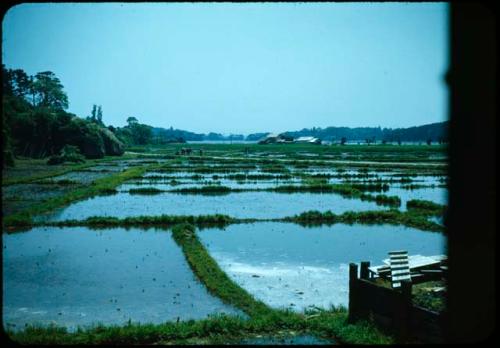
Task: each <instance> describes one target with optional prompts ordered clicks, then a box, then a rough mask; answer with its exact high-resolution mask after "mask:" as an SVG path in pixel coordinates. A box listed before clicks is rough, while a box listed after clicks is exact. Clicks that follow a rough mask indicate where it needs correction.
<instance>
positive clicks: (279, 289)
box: [198, 222, 446, 311]
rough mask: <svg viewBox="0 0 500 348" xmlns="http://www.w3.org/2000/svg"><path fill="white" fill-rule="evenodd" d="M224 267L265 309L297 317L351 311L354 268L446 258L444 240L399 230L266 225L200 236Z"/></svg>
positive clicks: (430, 234)
mask: <svg viewBox="0 0 500 348" xmlns="http://www.w3.org/2000/svg"><path fill="white" fill-rule="evenodd" d="M198 235H199V237H200V240H201V241H202V243H203V244H204V245H205V246H206V248H207V249H208V251H209V252H210V254H211V255H212V256H213V258H214V259H215V260H216V261H217V262H218V263H219V265H220V267H221V268H222V269H223V270H224V271H225V272H226V273H227V274H228V275H229V277H230V278H232V279H233V280H234V281H235V282H236V283H238V284H239V285H240V286H242V287H243V288H245V289H246V290H247V291H248V292H249V293H251V294H252V295H254V296H255V297H256V298H258V299H260V300H262V301H263V302H264V303H266V304H268V305H270V306H272V307H275V308H280V307H286V308H292V309H294V310H297V311H302V310H304V309H307V307H309V306H316V307H321V308H325V309H328V308H330V306H331V305H334V306H345V307H347V305H348V283H349V271H348V264H349V263H350V262H356V263H359V262H360V261H370V262H371V263H372V264H373V265H378V264H381V263H382V260H383V259H385V258H387V253H388V252H389V251H392V250H401V249H403V250H408V253H409V254H410V255H415V254H421V255H438V254H445V253H446V251H445V241H446V240H445V237H444V236H443V235H442V234H440V233H433V232H424V231H419V230H417V229H415V228H408V227H404V226H394V225H387V224H384V225H359V224H355V225H345V224H335V225H333V226H320V227H312V228H308V227H302V226H299V225H296V224H292V223H279V222H261V223H254V224H239V225H231V226H229V227H226V228H225V229H216V228H212V229H203V230H200V231H198Z"/></svg>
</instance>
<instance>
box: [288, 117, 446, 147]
mask: <svg viewBox="0 0 500 348" xmlns="http://www.w3.org/2000/svg"><path fill="white" fill-rule="evenodd" d="M448 126H449V121H445V122H439V123H432V124H427V125H423V126H417V127H410V128H396V129H391V128H380V127H356V128H349V127H327V128H310V129H308V128H304V129H302V130H300V131H295V132H285V133H284V134H286V135H289V136H292V137H294V138H298V137H303V136H313V137H316V138H319V139H321V140H329V141H338V142H340V141H342V139H344V140H346V141H361V142H375V141H376V142H428V141H431V142H439V143H443V142H448Z"/></svg>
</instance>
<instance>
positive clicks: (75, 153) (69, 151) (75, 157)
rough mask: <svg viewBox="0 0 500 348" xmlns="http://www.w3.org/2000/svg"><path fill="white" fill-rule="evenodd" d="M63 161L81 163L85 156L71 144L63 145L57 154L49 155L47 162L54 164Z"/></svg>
mask: <svg viewBox="0 0 500 348" xmlns="http://www.w3.org/2000/svg"><path fill="white" fill-rule="evenodd" d="M64 162H74V163H82V162H85V157H83V155H82V154H81V153H80V150H79V149H78V147H76V146H73V145H64V147H63V148H62V149H61V152H60V153H59V155H54V156H51V157H49V160H48V161H47V164H51V165H54V164H61V163H64Z"/></svg>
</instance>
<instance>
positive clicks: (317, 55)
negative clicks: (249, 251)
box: [2, 3, 448, 134]
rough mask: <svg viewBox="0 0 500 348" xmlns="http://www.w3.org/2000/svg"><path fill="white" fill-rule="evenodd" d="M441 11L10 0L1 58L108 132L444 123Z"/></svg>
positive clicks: (433, 6) (399, 6) (402, 6)
mask: <svg viewBox="0 0 500 348" xmlns="http://www.w3.org/2000/svg"><path fill="white" fill-rule="evenodd" d="M447 11H448V5H447V4H446V3H415V4H413V3H245V4H233V3H184V4H174V3H166V4H158V3H143V4H131V3H124V4H120V3H112V4H111V3H108V4H98V3H87V4H84V3H81V4H78V3H67V4H20V5H16V6H14V7H12V8H11V9H10V10H9V11H8V12H7V13H6V14H5V16H4V20H3V23H2V29H3V34H2V35H3V37H2V62H3V63H4V64H5V65H6V66H7V67H8V68H20V69H23V70H25V71H26V72H27V73H28V74H36V73H37V72H40V71H46V70H50V71H53V72H54V73H55V74H56V75H57V76H58V77H59V78H60V80H61V82H62V83H63V85H64V86H65V91H66V93H67V94H68V98H69V108H68V111H69V112H72V113H75V114H77V115H78V116H80V117H85V116H88V115H89V114H90V111H91V108H92V105H93V104H97V105H102V108H103V115H104V117H103V120H104V122H105V123H106V124H112V125H114V126H123V125H125V124H126V121H125V120H126V118H127V117H129V116H135V117H136V118H138V119H139V121H140V122H141V123H145V124H149V125H151V126H155V127H163V128H170V127H173V128H175V129H184V130H189V131H192V132H196V133H208V132H216V133H223V134H229V133H233V134H250V133H255V132H272V133H279V132H283V131H287V130H300V129H303V128H312V127H321V128H326V127H329V126H335V127H378V126H380V127H382V128H407V127H413V126H420V125H424V124H431V123H436V122H442V121H445V120H447V119H448V115H447V112H448V107H447V98H448V91H447V87H446V85H445V82H444V75H445V73H446V70H447V68H448V37H447V35H448V33H447V24H448V23H447Z"/></svg>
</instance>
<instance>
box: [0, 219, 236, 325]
mask: <svg viewBox="0 0 500 348" xmlns="http://www.w3.org/2000/svg"><path fill="white" fill-rule="evenodd" d="M2 305H3V306H2V307H3V322H4V325H6V327H10V328H18V329H20V328H22V327H24V325H25V324H26V323H29V324H42V325H46V324H50V323H55V324H58V325H62V326H66V327H69V328H73V329H74V328H75V327H76V326H79V325H80V326H82V325H91V324H97V323H98V322H99V323H102V324H108V325H109V324H125V323H126V322H127V321H128V320H129V319H130V320H131V321H132V322H141V323H161V322H165V321H168V320H177V318H179V319H181V320H188V319H200V318H205V317H207V316H208V315H210V314H216V313H226V314H235V315H244V314H243V313H242V312H241V311H239V310H237V309H235V308H233V307H230V306H228V305H226V304H224V303H222V301H221V300H219V299H218V298H216V297H214V296H212V295H210V294H209V293H208V292H207V290H206V288H205V286H204V285H202V284H201V283H199V281H198V280H197V279H196V278H195V276H194V275H193V273H192V272H191V269H190V268H189V266H188V265H187V263H186V260H185V258H184V255H183V253H182V251H181V250H180V248H179V247H178V246H177V245H176V244H175V242H174V241H173V239H172V238H171V234H170V232H169V231H164V230H154V229H150V230H147V231H144V230H139V229H129V230H126V229H122V228H115V229H109V230H99V231H96V230H90V229H88V228H83V227H73V228H34V229H32V230H31V231H29V232H25V233H19V234H4V235H3V304H2Z"/></svg>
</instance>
